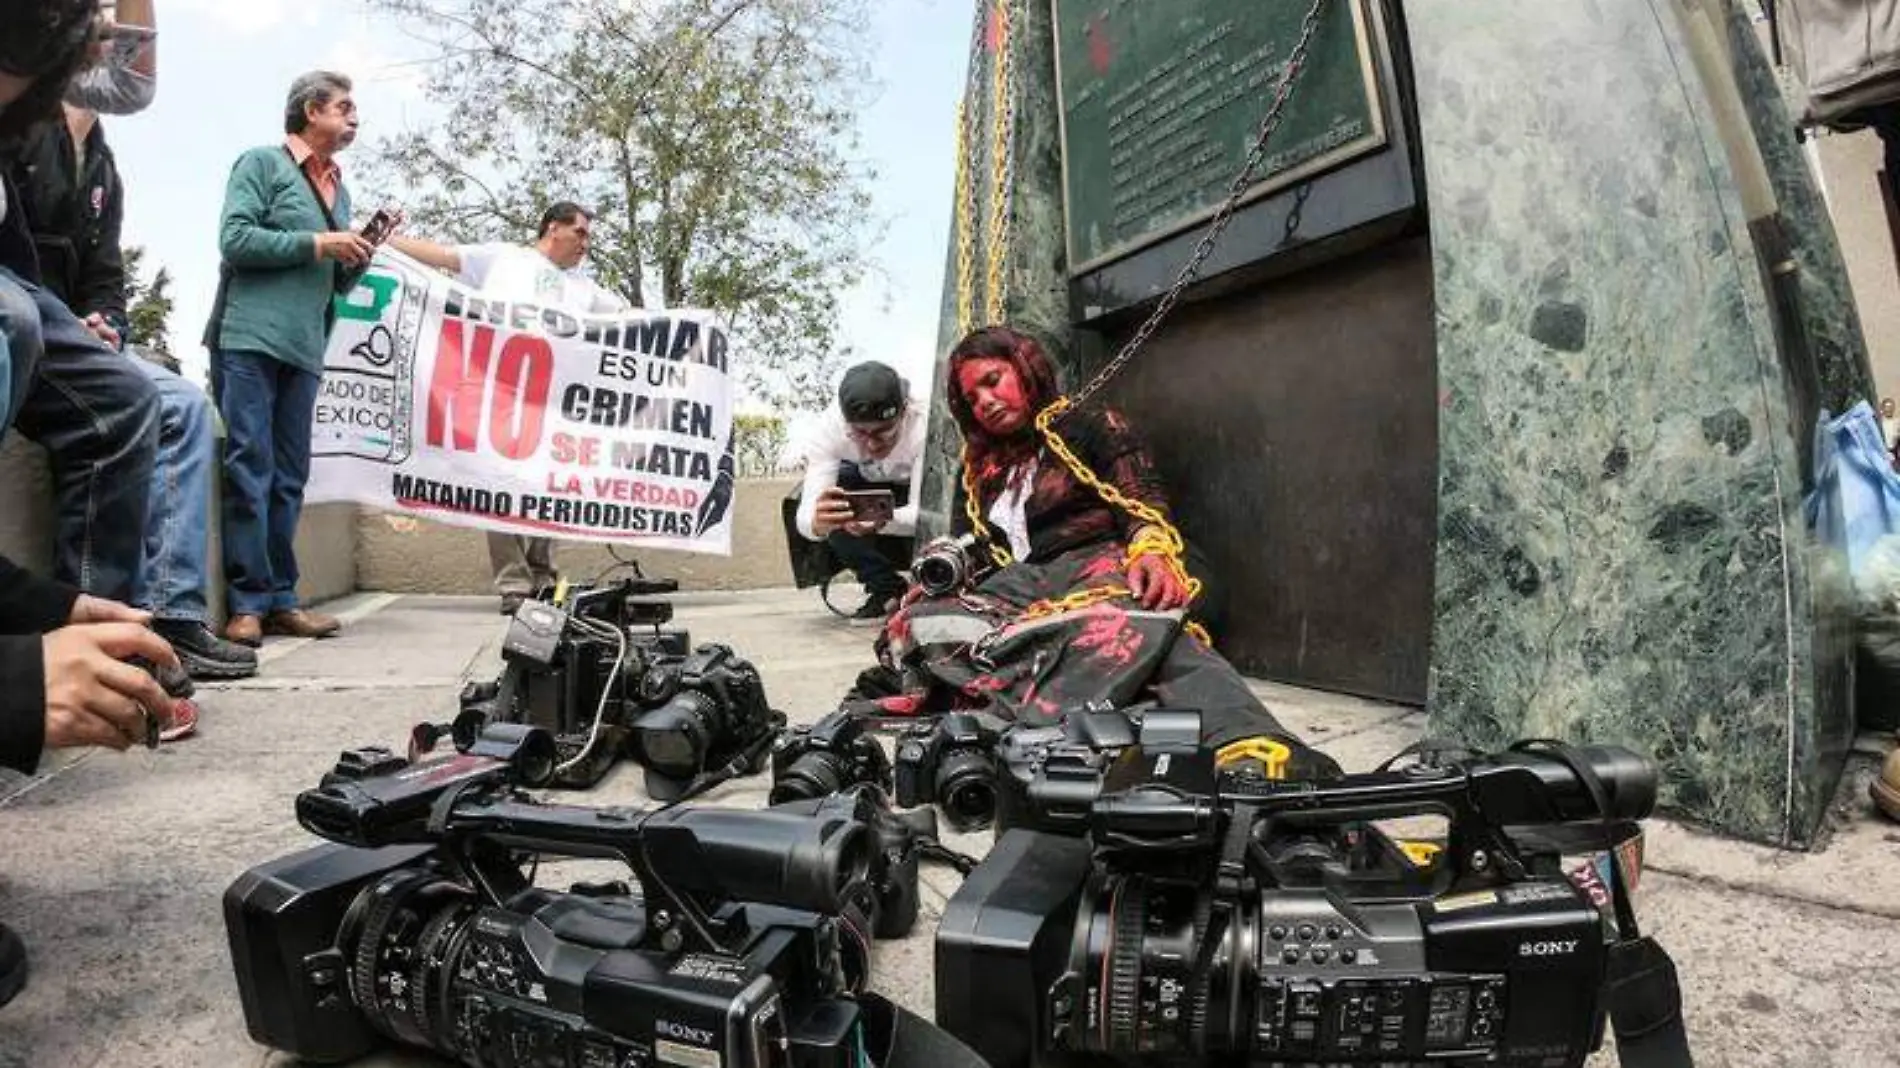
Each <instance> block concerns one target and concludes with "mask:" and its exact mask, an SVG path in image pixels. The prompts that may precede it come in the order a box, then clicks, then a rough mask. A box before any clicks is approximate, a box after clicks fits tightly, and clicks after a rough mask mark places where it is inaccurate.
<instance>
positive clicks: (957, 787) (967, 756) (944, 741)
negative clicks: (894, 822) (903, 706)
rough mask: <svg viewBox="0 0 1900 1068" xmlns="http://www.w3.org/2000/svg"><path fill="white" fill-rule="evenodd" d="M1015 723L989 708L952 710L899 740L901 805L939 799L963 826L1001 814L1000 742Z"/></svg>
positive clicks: (896, 768)
mask: <svg viewBox="0 0 1900 1068" xmlns="http://www.w3.org/2000/svg"><path fill="white" fill-rule="evenodd" d="M1008 729H1009V726H1008V724H1007V723H1005V722H1004V721H1002V720H1000V719H997V718H996V717H995V716H992V715H989V714H988V713H984V712H946V713H944V714H943V715H941V716H938V717H937V719H936V721H935V722H933V723H929V724H925V725H920V726H919V727H917V728H915V729H913V730H911V731H910V732H908V733H906V734H904V735H902V736H900V737H899V738H898V740H897V758H896V760H895V761H894V762H893V765H892V773H893V778H894V779H895V786H896V791H895V794H896V796H895V800H896V802H897V806H898V807H899V808H920V807H922V806H925V805H936V806H937V807H938V809H940V810H941V811H942V812H943V817H944V819H945V820H946V821H947V822H948V823H949V824H950V826H951V827H952V828H953V829H955V830H958V831H975V830H981V829H982V828H984V827H988V826H989V825H990V823H991V822H992V821H993V820H994V819H995V818H996V747H997V744H998V742H999V741H1000V740H1001V739H1002V737H1003V734H1004V732H1005V731H1006V730H1008Z"/></svg>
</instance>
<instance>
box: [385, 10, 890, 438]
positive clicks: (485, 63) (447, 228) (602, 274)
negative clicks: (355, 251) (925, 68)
mask: <svg viewBox="0 0 1900 1068" xmlns="http://www.w3.org/2000/svg"><path fill="white" fill-rule="evenodd" d="M369 2H370V4H371V6H372V7H373V8H376V9H378V10H381V11H385V12H388V13H390V14H393V15H395V16H397V17H398V19H399V20H400V21H401V22H402V24H403V27H404V29H405V30H407V31H408V32H409V33H411V34H412V35H414V36H416V37H418V38H420V39H421V40H423V41H425V42H427V43H428V44H429V45H430V46H431V47H432V48H433V49H434V55H435V58H434V60H433V61H432V63H431V65H430V67H429V75H428V84H427V91H428V94H429V96H430V99H432V100H433V101H435V102H436V103H437V104H439V105H441V106H442V108H443V110H444V112H445V113H446V114H447V115H448V116H449V118H448V119H447V120H446V121H444V122H443V123H441V124H439V125H437V126H435V127H432V128H426V129H422V130H418V131H411V132H406V133H403V134H401V135H398V136H395V137H390V138H385V139H383V140H381V141H380V142H378V143H377V144H376V145H375V146H374V148H373V150H372V152H371V153H370V165H369V168H368V170H369V174H370V182H369V183H368V184H369V185H370V186H372V187H376V188H381V189H384V190H387V191H391V192H394V193H396V194H397V198H398V199H400V200H402V201H404V202H405V207H406V210H407V212H408V215H409V219H410V222H409V224H408V226H407V227H406V229H407V230H408V231H409V232H410V233H412V234H415V235H416V236H421V237H429V238H432V239H439V240H452V241H488V240H507V241H521V242H526V241H529V240H532V238H533V236H534V227H535V224H536V223H537V222H538V220H539V217H540V214H541V211H542V210H543V208H544V207H545V206H546V205H547V204H549V203H551V202H553V201H556V200H573V201H577V202H579V203H581V204H583V205H586V206H588V207H589V208H591V209H592V210H594V211H595V212H597V213H598V216H597V217H596V219H595V220H594V226H593V233H594V244H593V260H594V264H593V267H594V271H595V274H596V276H597V277H598V279H599V280H600V281H601V283H602V284H603V285H606V286H608V287H609V288H611V289H614V290H617V291H618V292H620V293H622V294H623V295H625V296H626V297H627V299H628V300H630V301H632V302H633V303H634V304H636V305H639V306H642V307H644V306H649V305H650V304H653V303H654V302H656V301H657V302H658V303H659V305H661V306H664V307H672V308H688V307H691V308H706V309H711V310H714V311H717V312H720V313H722V314H723V315H724V316H725V317H726V318H727V320H728V322H729V323H730V324H731V325H732V328H733V337H734V342H735V344H734V354H735V360H734V366H735V367H737V368H739V369H740V373H741V375H742V377H743V379H744V381H745V383H746V385H747V386H748V387H749V388H750V389H751V391H752V392H753V393H754V395H756V396H758V397H759V398H760V399H762V400H765V401H767V402H769V403H773V404H775V405H777V406H779V407H782V408H822V407H823V406H824V405H825V404H826V403H827V402H828V401H829V386H830V384H831V381H832V380H833V378H834V376H835V373H836V372H837V371H838V370H839V369H841V368H842V367H843V366H845V365H846V364H847V363H849V362H850V361H851V360H852V359H853V354H852V353H851V352H849V351H848V350H846V349H844V348H842V347H841V346H839V345H838V343H837V342H836V340H835V335H836V332H837V331H836V324H837V321H838V310H839V306H838V301H839V296H840V295H841V294H842V293H843V292H845V291H846V290H847V289H848V288H850V287H851V286H852V285H853V284H855V282H856V281H857V280H858V279H859V278H860V277H861V275H862V273H863V272H864V270H865V257H864V247H865V226H866V222H867V219H868V217H869V211H868V209H869V203H870V201H869V196H868V194H867V193H866V191H865V182H866V179H867V178H868V176H869V175H868V173H867V172H865V171H864V169H863V168H861V167H859V166H858V165H856V163H855V162H854V160H853V158H852V153H853V152H854V151H855V149H856V147H857V146H856V140H855V110H856V105H857V103H858V100H857V94H858V92H859V91H860V90H861V89H862V88H863V87H864V86H865V85H866V83H867V80H868V68H867V65H866V64H865V62H864V57H863V52H864V47H865V40H864V37H863V27H864V26H865V25H867V24H868V22H869V17H868V11H867V9H866V6H865V4H866V2H867V0H611V2H608V0H369ZM369 118H370V119H371V120H372V121H373V119H374V117H373V116H370V117H369Z"/></svg>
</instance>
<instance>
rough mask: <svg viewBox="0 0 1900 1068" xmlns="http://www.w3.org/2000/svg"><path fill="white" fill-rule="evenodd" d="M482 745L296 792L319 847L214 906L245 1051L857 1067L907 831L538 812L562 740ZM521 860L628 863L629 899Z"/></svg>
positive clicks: (834, 804)
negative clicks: (540, 763) (540, 880)
mask: <svg viewBox="0 0 1900 1068" xmlns="http://www.w3.org/2000/svg"><path fill="white" fill-rule="evenodd" d="M491 741H492V743H493V744H491V745H489V746H488V748H489V749H490V751H491V752H497V753H512V754H515V755H514V756H513V757H509V758H503V757H499V756H488V755H479V754H476V753H474V752H467V753H458V754H454V755H451V756H448V757H446V758H442V759H436V760H432V761H429V762H426V763H420V764H411V763H410V762H408V761H406V760H403V759H401V758H392V757H391V756H390V755H389V754H387V753H386V752H385V751H379V750H360V751H355V752H353V753H351V754H345V759H344V760H342V761H340V762H339V767H338V769H337V770H336V772H333V773H332V775H330V776H327V777H326V779H325V783H324V785H322V786H320V787H319V788H317V789H314V790H309V791H305V793H304V794H302V795H301V796H299V798H298V801H297V812H298V818H299V820H300V822H302V823H303V825H304V826H305V827H306V828H308V829H310V830H312V831H315V832H316V833H318V834H320V835H322V836H323V837H325V838H328V839H329V841H327V842H325V843H324V844H321V845H318V846H316V847H314V848H311V849H306V850H303V851H301V852H298V853H296V854H293V855H291V856H287V857H283V858H281V859H278V860H274V861H271V862H269V863H266V864H263V865H260V866H258V867H256V868H253V869H252V870H250V871H247V872H245V873H244V874H243V875H242V876H240V877H239V878H238V879H237V880H236V881H235V882H234V883H233V884H232V885H231V887H230V888H229V889H228V890H227V891H226V893H225V896H224V915H225V923H226V929H227V935H228V938H229V942H230V948H231V955H232V964H233V967H234V969H235V972H236V977H237V983H238V990H239V994H240V997H241V1000H242V1003H243V1006H244V1014H245V1021H246V1024H247V1027H248V1028H249V1031H250V1034H251V1035H252V1037H253V1038H255V1039H256V1040H257V1041H259V1042H262V1043H265V1044H267V1045H270V1046H272V1047H275V1048H277V1049H280V1050H283V1051H286V1052H288V1053H290V1054H292V1055H294V1056H296V1057H299V1058H301V1059H304V1060H306V1061H311V1062H319V1063H338V1062H342V1061H348V1060H352V1059H355V1058H357V1057H361V1056H364V1055H366V1054H368V1053H370V1052H372V1051H373V1050H375V1049H377V1048H379V1047H382V1046H387V1045H389V1044H391V1043H402V1044H408V1045H415V1046H421V1047H425V1048H429V1049H433V1050H435V1051H437V1052H439V1053H442V1054H444V1055H446V1056H449V1057H452V1058H455V1059H458V1060H460V1061H461V1062H462V1063H464V1064H468V1065H472V1066H477V1068H514V1066H527V1065H545V1064H561V1065H576V1066H595V1065H601V1066H620V1065H625V1064H655V1065H658V1064H684V1065H697V1064H707V1063H718V1064H721V1065H724V1066H728V1068H768V1066H769V1068H780V1066H785V1065H796V1066H807V1065H809V1066H812V1068H857V1066H858V1065H859V1063H860V1061H859V1060H858V1057H859V1051H860V1048H861V1044H862V1041H863V1036H862V1034H861V1019H860V1016H859V1009H858V1006H857V1003H856V1002H855V1001H853V1000H852V999H851V996H850V995H851V994H852V993H853V992H854V991H855V990H857V989H859V988H861V986H862V984H863V983H864V981H865V979H866V976H867V972H868V966H869V938H870V932H871V931H873V930H885V931H899V933H902V931H907V930H908V927H909V923H910V922H912V921H914V919H915V915H916V913H915V899H916V887H915V879H916V869H915V863H914V851H913V853H912V854H911V856H912V858H913V859H912V860H911V861H910V864H909V867H908V869H905V868H904V867H903V866H902V865H901V864H900V865H898V866H897V867H895V868H893V867H891V866H889V865H887V864H885V856H886V847H887V841H888V843H894V845H892V848H894V849H895V850H896V851H897V852H899V853H902V851H903V842H902V841H901V840H902V838H903V834H902V831H901V824H898V823H896V821H894V820H892V819H891V818H890V817H889V814H888V813H885V812H882V811H881V810H880V809H879V808H878V805H877V801H876V799H875V797H871V796H858V795H841V796H839V797H836V798H830V799H825V800H824V801H820V802H813V803H811V804H810V805H808V806H806V808H805V809H804V810H800V809H797V808H790V809H776V808H775V809H767V810H765V811H760V812H746V811H738V810H731V809H716V808H695V807H691V806H674V807H671V808H667V809H662V810H658V811H635V810H619V809H589V808H578V807H568V806H554V805H542V804H537V803H534V802H532V801H530V800H528V799H527V798H526V797H525V796H524V795H522V794H520V793H519V791H518V789H517V787H516V783H517V771H516V768H517V766H518V765H517V764H516V763H515V762H514V761H515V760H516V759H520V760H528V761H532V760H542V759H550V758H551V754H553V752H554V743H553V740H552V739H551V738H549V737H547V736H546V734H545V732H541V731H538V730H535V729H532V728H528V729H523V730H520V731H519V732H518V733H517V734H516V735H514V736H513V737H506V736H503V737H499V738H496V739H492V740H491ZM879 823H882V824H883V825H884V826H883V827H882V829H881V830H874V829H873V825H874V824H879ZM529 854H532V855H535V856H540V855H555V856H565V857H594V858H611V859H618V860H620V861H622V862H623V863H625V864H626V866H627V867H628V869H629V870H630V872H631V873H632V875H633V876H634V879H635V880H636V882H637V884H638V892H637V893H635V892H632V891H630V889H629V887H628V886H627V885H626V884H623V883H604V884H592V885H585V884H583V885H577V886H575V887H574V888H573V890H572V891H571V892H566V893H563V892H558V891H553V890H549V889H545V888H541V887H536V886H533V885H532V884H531V883H530V882H529V881H528V880H527V879H525V878H524V877H523V875H522V872H521V862H522V860H523V857H524V856H526V855H529ZM906 878H908V880H909V884H908V885H905V884H904V880H905V879H906ZM907 909H908V919H906V910H907ZM900 929H901V930H900Z"/></svg>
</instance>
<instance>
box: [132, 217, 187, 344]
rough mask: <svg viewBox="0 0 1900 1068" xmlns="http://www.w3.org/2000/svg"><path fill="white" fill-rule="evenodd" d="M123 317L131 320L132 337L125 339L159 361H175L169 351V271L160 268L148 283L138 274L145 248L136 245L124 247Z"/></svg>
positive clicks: (170, 296) (170, 313)
mask: <svg viewBox="0 0 1900 1068" xmlns="http://www.w3.org/2000/svg"><path fill="white" fill-rule="evenodd" d="M123 255H124V257H125V280H126V287H125V288H126V294H125V298H126V318H128V319H129V320H131V324H132V325H131V330H130V334H131V336H130V337H128V338H127V339H126V343H127V344H130V345H139V346H142V347H144V348H147V349H150V350H151V351H152V352H153V353H155V354H157V355H158V356H159V357H160V358H161V359H162V360H164V361H166V362H168V363H174V364H175V363H176V362H177V359H178V357H176V356H174V355H173V354H172V345H171V317H172V295H171V284H172V276H171V272H169V271H167V270H166V269H165V268H163V267H160V268H159V269H158V272H157V273H156V274H154V275H152V280H151V282H149V283H147V282H145V281H143V280H142V279H141V277H140V272H139V268H140V266H141V265H142V264H143V263H144V260H145V250H144V249H143V248H140V247H138V246H132V247H129V248H126V249H125V250H124V251H123Z"/></svg>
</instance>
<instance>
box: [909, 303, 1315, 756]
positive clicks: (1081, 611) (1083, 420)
mask: <svg viewBox="0 0 1900 1068" xmlns="http://www.w3.org/2000/svg"><path fill="white" fill-rule="evenodd" d="M944 388H945V391H946V396H947V398H948V401H949V407H950V411H951V413H952V414H953V415H954V416H955V418H956V422H957V427H958V429H959V430H960V431H961V432H962V435H963V444H964V449H963V468H962V475H961V484H962V488H961V489H960V490H959V492H958V494H957V500H956V508H955V511H954V514H953V516H952V520H951V522H952V529H953V532H954V533H955V534H956V535H960V536H961V535H969V534H974V535H975V536H976V542H977V544H976V546H975V547H974V549H973V550H972V555H976V556H978V557H979V559H980V558H981V557H989V558H990V559H991V560H993V561H994V562H995V564H996V565H998V566H997V568H996V570H995V571H994V572H993V573H991V574H989V575H988V576H987V577H985V578H983V579H982V580H981V581H980V582H979V583H977V584H976V585H975V586H974V588H967V589H964V590H960V591H956V592H953V593H950V594H947V595H944V596H940V597H925V596H923V595H922V592H921V591H919V590H913V591H912V592H911V594H910V595H909V597H908V598H907V603H906V604H905V605H904V607H902V608H901V609H899V610H898V612H897V613H896V614H894V615H893V616H892V617H891V619H890V621H889V623H888V624H887V625H886V628H885V633H884V638H883V641H882V642H881V643H880V644H881V645H882V646H883V647H884V652H885V653H886V663H887V665H888V666H890V667H893V668H896V669H898V670H899V671H900V673H901V675H902V677H903V679H904V683H903V689H904V690H906V691H907V692H908V694H909V696H910V697H911V698H912V699H914V700H921V701H923V702H924V703H925V707H927V708H930V709H931V710H938V709H942V708H945V707H946V705H948V706H951V707H957V706H983V705H987V706H988V707H989V708H990V710H991V711H993V712H996V713H997V714H999V715H1000V716H1002V717H1003V718H1005V719H1010V720H1015V721H1022V722H1030V723H1050V722H1053V721H1055V720H1057V719H1058V718H1060V717H1061V716H1062V715H1063V714H1064V713H1065V712H1067V711H1069V710H1072V709H1076V708H1079V707H1081V706H1082V705H1084V704H1087V703H1091V702H1103V701H1106V702H1111V703H1113V704H1114V705H1115V706H1116V707H1130V706H1133V705H1136V704H1139V703H1144V702H1154V703H1158V704H1160V705H1161V706H1163V707H1168V708H1178V709H1192V710H1198V711H1199V712H1200V713H1201V716H1202V728H1203V738H1204V740H1205V741H1207V742H1210V743H1212V744H1214V745H1217V746H1222V747H1225V748H1224V751H1225V752H1231V753H1235V754H1239V753H1246V752H1259V751H1260V747H1259V746H1257V745H1251V744H1250V743H1252V742H1254V741H1256V740H1262V739H1265V740H1273V741H1277V742H1280V743H1281V744H1283V745H1285V746H1287V747H1288V748H1289V749H1290V750H1291V751H1292V753H1293V754H1294V755H1293V759H1292V761H1291V763H1290V765H1289V767H1288V769H1287V772H1288V774H1289V775H1290V776H1291V777H1314V776H1323V775H1329V774H1338V766H1337V765H1336V764H1334V763H1333V762H1332V760H1331V759H1330V758H1328V757H1326V756H1324V755H1323V754H1320V753H1317V752H1316V751H1314V750H1311V749H1308V748H1306V747H1305V746H1304V745H1303V744H1301V743H1300V742H1299V741H1298V739H1296V738H1295V737H1294V736H1293V735H1292V734H1291V733H1290V732H1289V731H1287V730H1286V728H1284V727H1282V726H1281V725H1280V723H1279V722H1278V721H1277V720H1275V719H1274V718H1273V715H1272V713H1270V712H1268V711H1267V709H1266V706H1265V705H1263V704H1261V702H1260V699H1259V698H1257V697H1255V696H1254V694H1253V692H1252V691H1251V690H1249V689H1248V688H1247V684H1246V682H1245V680H1243V679H1242V678H1241V677H1240V674H1239V673H1238V672H1237V671H1235V670H1234V668H1233V666H1232V665H1231V664H1229V663H1228V662H1227V661H1226V660H1225V659H1223V658H1222V657H1221V656H1220V654H1219V653H1217V652H1215V651H1214V649H1213V648H1212V647H1211V646H1210V645H1209V644H1207V641H1206V637H1205V633H1204V632H1203V631H1201V630H1200V628H1199V627H1196V626H1193V625H1191V624H1189V623H1188V616H1189V613H1190V611H1192V609H1193V608H1194V607H1195V602H1196V599H1197V595H1198V594H1199V592H1200V583H1199V582H1198V581H1197V580H1196V579H1194V578H1192V577H1191V576H1190V575H1189V573H1188V570H1187V568H1186V567H1185V566H1184V565H1183V563H1182V558H1183V557H1182V554H1183V551H1184V547H1183V546H1182V544H1181V542H1180V539H1179V536H1178V534H1177V533H1176V532H1175V530H1174V527H1173V525H1172V520H1171V518H1170V516H1171V513H1170V511H1169V506H1168V499H1167V494H1166V492H1165V489H1164V487H1163V486H1162V483H1161V480H1160V477H1159V475H1158V474H1157V473H1156V471H1155V465H1154V461H1153V458H1152V457H1151V455H1150V454H1149V452H1148V449H1147V447H1146V446H1145V445H1144V444H1143V442H1142V440H1141V438H1140V436H1139V435H1137V434H1136V433H1135V431H1134V429H1133V428H1132V427H1131V426H1130V425H1129V423H1128V420H1127V418H1126V417H1125V416H1123V415H1122V414H1121V413H1119V412H1117V411H1115V410H1113V409H1109V408H1105V407H1102V406H1099V405H1093V406H1091V407H1089V408H1085V409H1078V410H1076V411H1075V412H1074V413H1073V414H1071V415H1069V416H1068V417H1067V418H1066V419H1065V420H1064V421H1063V422H1062V423H1061V425H1060V436H1059V437H1057V436H1054V435H1050V434H1045V432H1044V431H1043V429H1042V428H1040V427H1039V426H1038V419H1037V416H1038V414H1039V413H1042V412H1043V411H1044V410H1045V409H1047V408H1048V407H1049V406H1050V405H1051V404H1052V403H1054V402H1056V401H1057V400H1058V399H1059V398H1060V397H1061V392H1060V390H1059V389H1058V387H1057V385H1056V373H1055V367H1054V365H1053V364H1052V363H1051V362H1050V360H1049V357H1048V355H1047V354H1046V353H1044V352H1043V350H1042V347H1041V346H1040V345H1038V344H1037V343H1036V341H1035V340H1034V339H1032V338H1030V337H1028V336H1026V335H1024V334H1022V333H1020V332H1018V331H1015V330H1012V329H1009V328H1007V327H990V328H986V329H983V330H978V331H977V332H975V333H973V334H971V335H970V336H969V337H967V338H965V339H963V341H962V342H960V343H959V344H958V345H957V347H956V348H955V349H954V350H952V352H951V354H950V361H949V374H948V381H947V382H946V383H945V387H944ZM1065 454H1066V455H1065ZM982 562H984V563H988V562H989V560H983V561H982Z"/></svg>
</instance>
